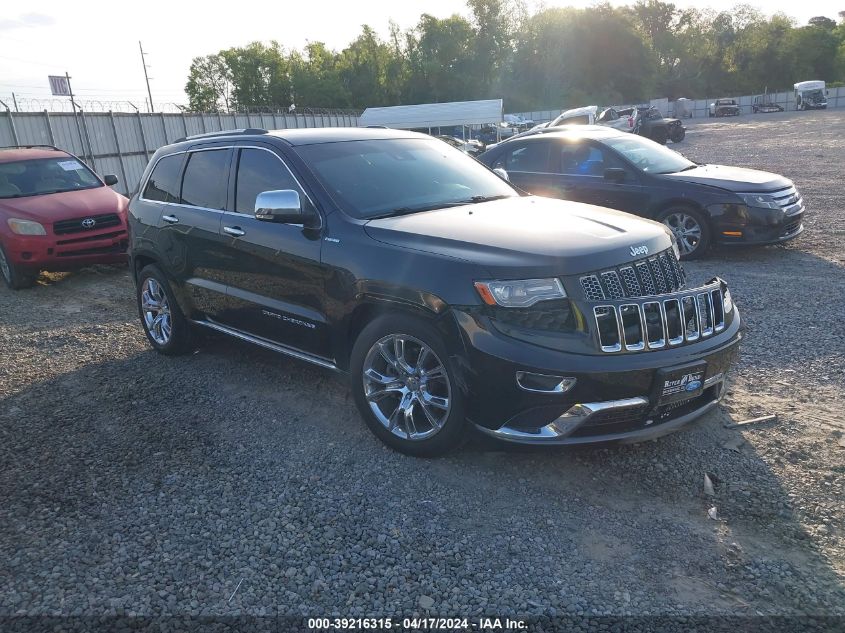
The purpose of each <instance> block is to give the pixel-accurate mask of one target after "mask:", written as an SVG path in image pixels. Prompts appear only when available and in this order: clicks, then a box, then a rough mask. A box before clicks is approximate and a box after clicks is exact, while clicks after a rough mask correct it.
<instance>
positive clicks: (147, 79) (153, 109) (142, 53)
mask: <svg viewBox="0 0 845 633" xmlns="http://www.w3.org/2000/svg"><path fill="white" fill-rule="evenodd" d="M138 48H139V49H140V50H141V65H142V66H143V67H144V79H145V80H146V82H147V95H148V96H149V97H150V112H155V108H154V107H153V93H152V92H151V91H150V76H149V75H148V74H147V58H146V57H145V56H144V47H143V46H142V45H141V41H140V40H138Z"/></svg>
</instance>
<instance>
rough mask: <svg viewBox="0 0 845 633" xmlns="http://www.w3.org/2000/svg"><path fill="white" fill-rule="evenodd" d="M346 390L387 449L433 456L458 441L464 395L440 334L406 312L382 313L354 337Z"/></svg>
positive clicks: (452, 446) (451, 446)
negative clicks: (401, 314)
mask: <svg viewBox="0 0 845 633" xmlns="http://www.w3.org/2000/svg"><path fill="white" fill-rule="evenodd" d="M349 374H350V380H351V388H352V394H353V396H354V398H355V404H356V405H357V406H358V410H359V412H360V413H361V416H362V417H363V418H364V421H365V422H366V423H367V426H368V427H369V428H370V430H371V431H372V432H373V434H374V435H375V436H376V437H378V438H379V439H380V440H381V441H382V442H384V443H385V444H387V445H388V446H390V447H391V448H393V449H395V450H397V451H399V452H402V453H405V454H407V455H414V456H417V457H434V456H437V455H442V454H444V453H446V452H448V451H451V450H453V449H455V448H457V447H458V446H460V445H461V443H462V442H463V439H464V428H465V426H466V420H465V417H464V395H463V393H462V392H461V389H460V386H459V381H458V380H457V379H456V378H457V369H456V365H455V363H454V361H453V359H452V357H451V355H450V354H449V351H448V349H447V348H446V345H445V343H444V342H443V338H442V337H441V336H440V334H439V333H438V332H437V330H435V329H434V328H433V327H432V326H431V325H429V324H428V323H426V322H425V321H423V320H421V319H417V318H415V317H412V316H400V315H385V316H382V317H378V318H377V319H375V320H374V321H372V322H371V323H370V324H369V325H367V327H365V328H364V330H363V331H362V332H361V334H360V335H359V336H358V339H357V340H356V341H355V345H354V347H353V349H352V356H351V358H350V363H349Z"/></svg>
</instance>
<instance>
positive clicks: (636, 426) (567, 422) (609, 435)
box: [476, 374, 725, 445]
mask: <svg viewBox="0 0 845 633" xmlns="http://www.w3.org/2000/svg"><path fill="white" fill-rule="evenodd" d="M724 383H725V377H724V374H718V375H716V376H712V377H711V378H710V379H708V381H705V389H704V392H703V393H702V394H701V395H700V396H698V397H697V398H693V399H692V400H691V401H690V402H684V403H681V404H680V405H679V406H678V407H677V408H676V409H675V410H673V411H669V412H668V413H658V412H656V411H655V410H654V409H653V408H651V406H650V401H649V399H648V398H647V397H645V396H638V397H636V398H628V399H626V400H611V401H608V402H590V403H587V404H581V405H576V406H575V407H573V408H572V409H578V410H579V412H580V411H582V410H583V411H584V413H583V414H582V415H567V413H569V411H567V413H565V414H564V415H562V416H561V417H559V418H558V419H556V420H554V421H553V422H550V423H549V424H547V425H546V426H543V427H540V428H537V429H519V428H512V427H510V426H508V425H504V426H502V427H501V428H498V429H488V428H486V427H483V426H480V425H476V428H477V429H478V430H479V431H481V432H482V433H485V434H487V435H490V436H492V437H495V438H497V439H500V440H504V441H506V442H514V443H517V444H556V445H567V444H569V445H571V444H593V443H600V442H618V443H633V442H644V441H647V440H651V439H655V438H657V437H661V436H663V435H668V434H669V433H672V432H674V431H677V430H678V429H680V428H682V427H684V426H686V425H687V424H689V423H691V422H694V421H695V420H697V419H698V418H700V417H701V416H703V415H704V414H706V413H708V412H709V411H711V410H712V409H714V408H715V407H716V406H717V405H718V404H719V401H720V400H721V399H722V396H723V395H724V392H725V387H724ZM572 409H570V411H571V410H572ZM643 411H648V413H647V414H646V415H645V416H643V415H642V412H643ZM614 418H616V419H617V420H619V421H617V422H614ZM638 420H639V421H638Z"/></svg>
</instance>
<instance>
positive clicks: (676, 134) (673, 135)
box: [669, 125, 687, 143]
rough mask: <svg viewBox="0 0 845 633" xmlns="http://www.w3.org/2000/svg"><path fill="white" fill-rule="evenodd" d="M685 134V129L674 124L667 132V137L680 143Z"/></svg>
mask: <svg viewBox="0 0 845 633" xmlns="http://www.w3.org/2000/svg"><path fill="white" fill-rule="evenodd" d="M686 135H687V131H686V130H685V129H684V128H683V127H681V126H680V125H676V126H675V127H674V128H673V129H672V131H671V132H670V133H669V139H670V140H671V141H672V142H673V143H680V142H681V141H683V140H684V137H685V136H686Z"/></svg>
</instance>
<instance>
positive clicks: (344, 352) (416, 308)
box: [336, 295, 463, 370]
mask: <svg viewBox="0 0 845 633" xmlns="http://www.w3.org/2000/svg"><path fill="white" fill-rule="evenodd" d="M435 306H437V307H436V308H435V307H433V306H430V305H426V304H425V303H422V304H418V303H412V302H409V301H405V300H398V299H388V298H385V297H377V296H372V295H365V296H363V297H361V299H360V300H359V302H358V304H357V305H356V306H355V307H354V308H353V309H352V310H351V311H350V313H349V315H348V316H347V317H346V318H345V319H344V321H343V324H342V325H341V327H340V328H338V330H337V332H338V340H337V354H336V362H337V365H338V368H340V369H343V370H347V369H349V360H350V357H351V355H352V348H353V347H354V345H355V341H356V340H357V339H358V336H359V335H360V334H361V332H362V331H363V330H364V328H365V327H367V325H369V324H370V323H372V322H373V321H374V320H375V319H377V318H379V317H381V316H385V315H404V316H408V317H411V318H416V319H419V320H421V321H424V322H426V323H428V324H430V325H432V326H434V328H435V329H436V330H437V331H438V333H439V334H440V335H441V336H442V337H443V340H444V342H445V343H446V345H447V347H448V348H449V349H450V350H463V338H462V337H461V334H460V329H459V326H458V323H457V320H456V319H455V318H454V315H453V314H452V312H451V310H450V309H449V307H448V306H447V305H446V304H445V303H443V302H442V301H440V300H439V299H438V301H437V302H435Z"/></svg>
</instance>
